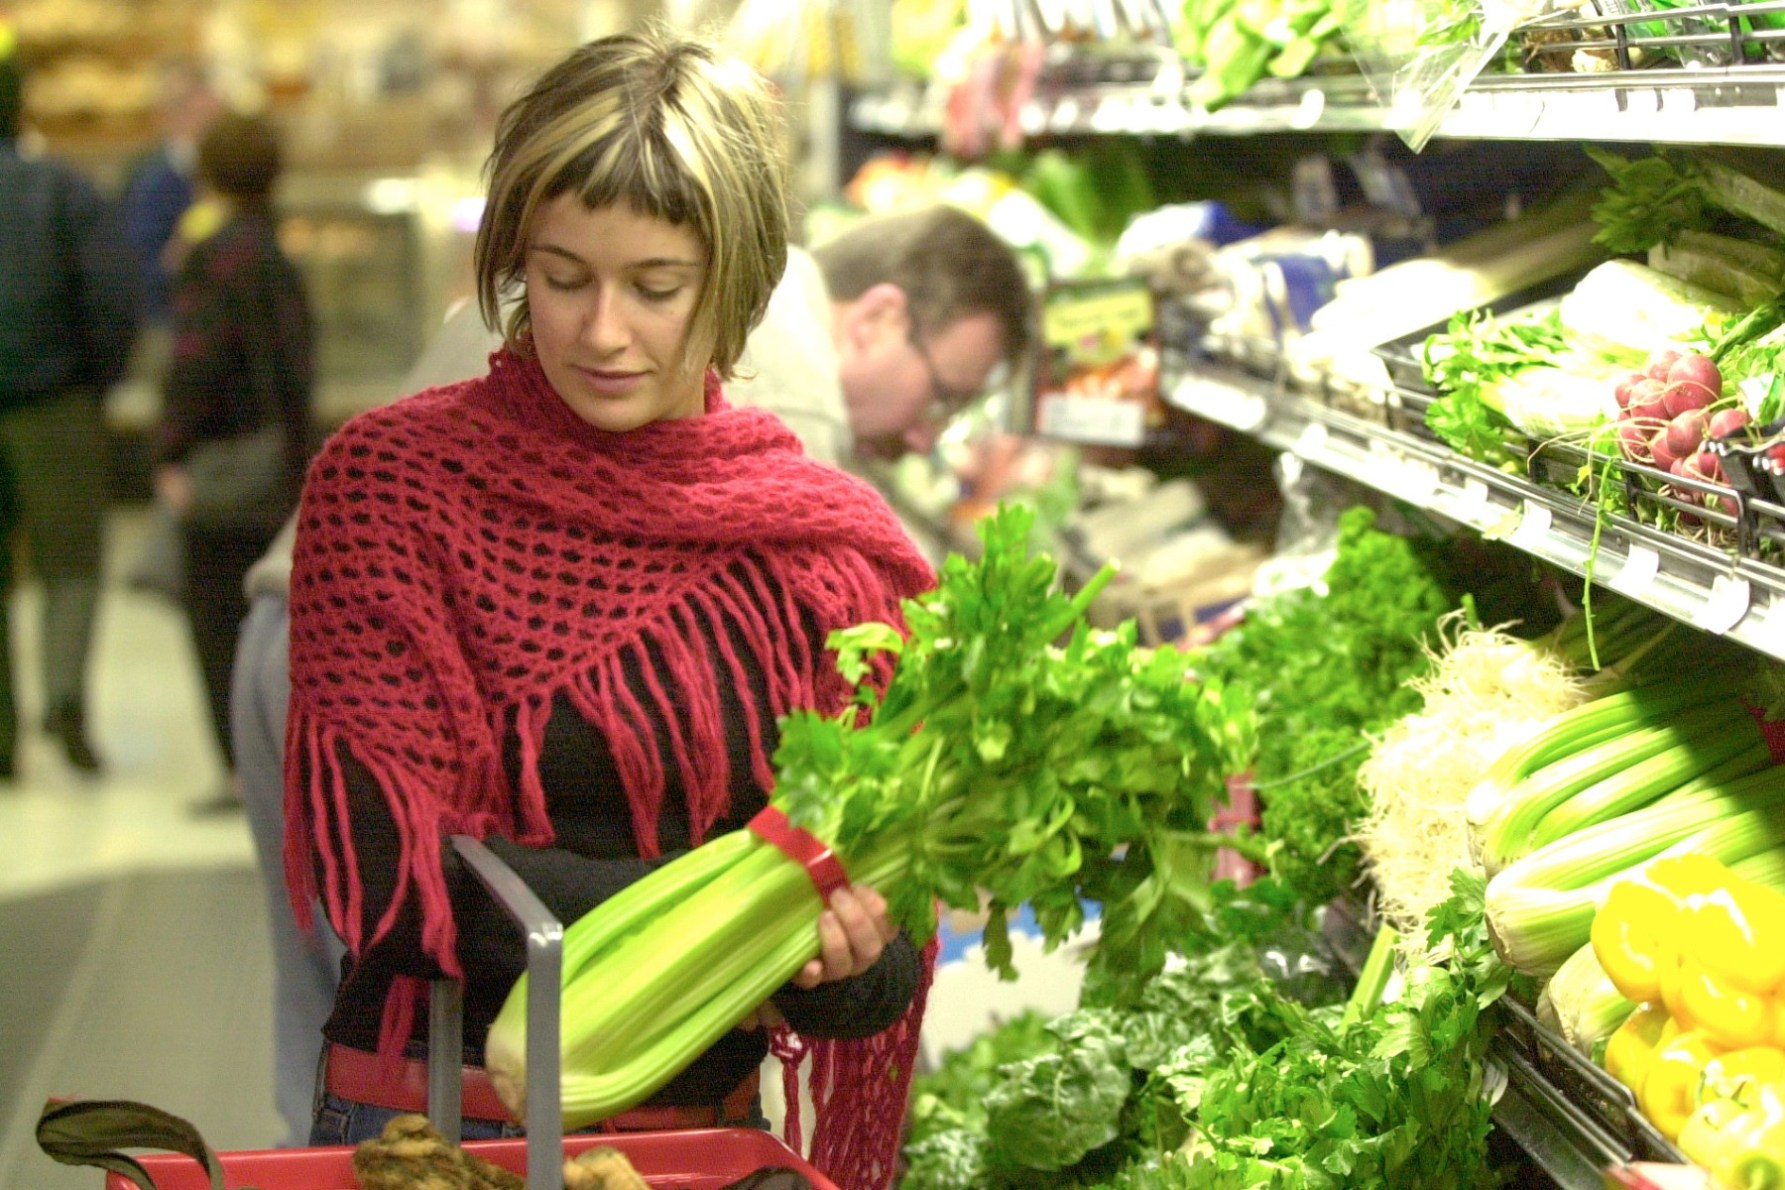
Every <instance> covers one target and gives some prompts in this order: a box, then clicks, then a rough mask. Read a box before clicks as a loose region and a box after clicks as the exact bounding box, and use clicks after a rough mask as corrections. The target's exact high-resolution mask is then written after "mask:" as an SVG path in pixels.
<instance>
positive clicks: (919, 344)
mask: <svg viewBox="0 0 1785 1190" xmlns="http://www.w3.org/2000/svg"><path fill="white" fill-rule="evenodd" d="M911 347H912V349H913V350H914V351H916V352H917V358H918V359H921V360H922V361H923V366H924V370H925V371H926V372H928V373H929V374H930V403H929V404H928V405H926V406H925V407H924V417H925V419H927V420H929V421H932V422H945V421H947V420H948V419H949V418H951V417H953V416H954V415H955V414H957V413H959V412H960V411H961V410H963V409H965V408H966V407H967V406H969V405H971V404H973V402H975V401H977V400H979V398H980V396H981V395H982V390H979V389H974V390H971V391H967V390H963V389H958V388H953V387H950V385H949V384H948V382H947V381H945V380H943V379H942V373H941V372H939V371H937V370H936V360H935V358H934V357H932V356H931V355H930V349H929V348H928V347H925V346H924V344H923V340H922V339H919V338H918V337H917V336H916V335H912V336H911Z"/></svg>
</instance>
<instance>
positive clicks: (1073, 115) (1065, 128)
mask: <svg viewBox="0 0 1785 1190" xmlns="http://www.w3.org/2000/svg"><path fill="white" fill-rule="evenodd" d="M1079 115H1080V109H1079V106H1078V100H1076V99H1074V98H1072V96H1070V95H1068V96H1066V97H1064V98H1063V99H1061V100H1060V102H1058V103H1056V104H1054V110H1053V112H1052V113H1051V115H1050V116H1049V119H1050V121H1051V122H1052V124H1053V128H1054V131H1055V132H1071V131H1072V130H1073V129H1074V128H1076V127H1078V120H1079Z"/></svg>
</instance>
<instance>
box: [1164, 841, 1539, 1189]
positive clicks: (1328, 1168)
mask: <svg viewBox="0 0 1785 1190" xmlns="http://www.w3.org/2000/svg"><path fill="white" fill-rule="evenodd" d="M1452 888H1453V890H1454V893H1453V896H1452V898H1451V899H1450V900H1449V901H1447V902H1446V903H1445V904H1444V905H1442V906H1440V907H1439V908H1438V909H1436V910H1434V911H1433V914H1432V916H1431V918H1430V927H1429V930H1428V936H1429V941H1430V945H1431V948H1432V953H1433V954H1434V955H1435V956H1438V961H1437V962H1436V963H1435V964H1434V965H1433V966H1430V967H1427V968H1424V969H1422V970H1420V971H1417V972H1414V973H1412V974H1411V975H1410V976H1409V979H1408V986H1407V989H1406V992H1405V994H1404V996H1403V998H1402V999H1401V1000H1399V1001H1396V1002H1394V1003H1391V1004H1388V1005H1385V1006H1383V1007H1382V1008H1380V1009H1379V1010H1378V1011H1377V1012H1376V1013H1375V1014H1373V1015H1370V1016H1366V1017H1364V1018H1363V1019H1361V1020H1359V1021H1358V1022H1357V1023H1355V1024H1350V1025H1345V1024H1341V1023H1340V1021H1339V1020H1338V1019H1337V1014H1336V1013H1335V1012H1334V1011H1333V1010H1331V1009H1314V1010H1303V1011H1301V1012H1300V1016H1299V1021H1298V1028H1297V1029H1296V1030H1295V1031H1294V1032H1293V1033H1291V1034H1290V1035H1289V1036H1288V1037H1286V1038H1285V1039H1284V1040H1283V1041H1281V1042H1279V1043H1278V1044H1276V1045H1274V1046H1271V1047H1269V1048H1268V1049H1264V1050H1261V1051H1255V1052H1254V1053H1252V1054H1250V1055H1242V1056H1241V1058H1240V1060H1238V1061H1229V1062H1228V1063H1225V1064H1223V1065H1221V1066H1219V1067H1217V1068H1216V1069H1215V1070H1214V1071H1213V1073H1212V1074H1211V1075H1210V1076H1209V1078H1208V1079H1207V1081H1206V1083H1205V1085H1204V1086H1203V1087H1202V1088H1201V1092H1200V1094H1199V1096H1198V1099H1197V1108H1196V1113H1195V1125H1196V1130H1197V1141H1198V1144H1197V1147H1196V1150H1195V1155H1194V1160H1192V1161H1190V1162H1188V1163H1186V1164H1185V1168H1183V1170H1182V1171H1181V1175H1180V1176H1179V1180H1177V1181H1173V1182H1168V1183H1164V1184H1168V1185H1172V1186H1176V1187H1181V1188H1183V1190H1217V1188H1218V1190H1242V1188H1246V1190H1249V1188H1252V1187H1278V1188H1282V1190H1303V1188H1307V1190H1342V1188H1343V1190H1358V1188H1364V1187H1372V1188H1374V1187H1382V1188H1385V1190H1403V1188H1404V1190H1425V1188H1427V1187H1432V1186H1447V1187H1452V1186H1454V1187H1463V1186H1491V1185H1494V1184H1495V1178H1494V1175H1493V1173H1492V1171H1491V1170H1490V1168H1489V1167H1488V1156H1487V1134H1488V1130H1489V1128H1490V1119H1489V1112H1490V1104H1489V1103H1488V1101H1487V1098H1486V1097H1485V1095H1484V1094H1483V1080H1484V1074H1485V1065H1484V1057H1485V1054H1486V1049H1487V1041H1488V1037H1489V1034H1490V1030H1489V1028H1488V1027H1487V1024H1486V1022H1484V1020H1483V1017H1482V1013H1483V1011H1484V1010H1485V1009H1486V1008H1487V1007H1488V1006H1489V1005H1491V1004H1492V1003H1493V1002H1494V1001H1495V1000H1497V999H1498V998H1499V997H1500V996H1501V994H1502V993H1503V992H1504V991H1505V989H1506V982H1507V970H1506V968H1505V967H1504V966H1503V965H1501V964H1500V963H1499V961H1498V960H1497V959H1496V958H1495V957H1494V953H1493V948H1492V946H1491V945H1490V943H1489V942H1488V938H1487V928H1486V923H1485V919H1484V916H1483V910H1482V896H1483V891H1484V888H1485V881H1484V880H1483V879H1482V878H1481V877H1479V876H1471V875H1469V874H1466V873H1463V872H1461V871H1459V872H1457V873H1455V874H1454V875H1453V877H1452Z"/></svg>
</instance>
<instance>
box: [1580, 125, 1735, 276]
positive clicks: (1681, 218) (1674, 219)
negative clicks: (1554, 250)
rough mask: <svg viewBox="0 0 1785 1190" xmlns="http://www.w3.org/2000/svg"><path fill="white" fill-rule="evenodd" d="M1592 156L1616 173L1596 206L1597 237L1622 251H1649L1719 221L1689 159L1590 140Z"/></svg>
mask: <svg viewBox="0 0 1785 1190" xmlns="http://www.w3.org/2000/svg"><path fill="white" fill-rule="evenodd" d="M1587 156H1589V157H1591V158H1592V159H1593V160H1594V161H1596V162H1598V163H1599V165H1600V167H1601V168H1603V169H1604V170H1605V172H1606V173H1607V174H1609V175H1611V185H1610V186H1608V187H1606V188H1605V189H1604V190H1603V191H1602V192H1601V194H1600V200H1599V202H1598V203H1597V204H1595V205H1594V207H1593V221H1594V222H1595V223H1597V224H1599V233H1598V234H1597V235H1595V236H1594V237H1593V242H1594V243H1597V244H1603V245H1604V246H1605V247H1607V248H1609V249H1611V250H1612V251H1613V252H1617V253H1620V254H1627V253H1637V252H1647V251H1648V250H1649V249H1650V248H1653V247H1654V246H1655V245H1656V244H1659V243H1662V242H1663V241H1666V240H1668V239H1671V238H1672V237H1673V236H1675V235H1678V234H1679V233H1680V232H1682V231H1686V230H1688V229H1690V230H1693V231H1705V230H1707V229H1709V228H1710V226H1711V225H1712V223H1713V222H1714V221H1715V216H1714V212H1713V211H1712V209H1711V207H1710V206H1709V204H1708V203H1707V202H1706V201H1705V195H1704V184H1703V182H1702V180H1701V179H1700V177H1699V175H1698V172H1697V170H1696V169H1695V168H1694V167H1693V166H1692V163H1691V162H1690V161H1687V160H1685V159H1683V158H1675V157H1670V156H1668V155H1666V154H1664V153H1655V154H1653V155H1651V156H1648V157H1638V158H1635V159H1634V160H1632V159H1630V158H1626V157H1620V156H1618V155H1617V154H1616V153H1609V152H1606V151H1605V150H1604V149H1596V148H1594V147H1593V146H1591V145H1588V146H1587Z"/></svg>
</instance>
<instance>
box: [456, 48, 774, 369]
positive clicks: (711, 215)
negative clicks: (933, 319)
mask: <svg viewBox="0 0 1785 1190" xmlns="http://www.w3.org/2000/svg"><path fill="white" fill-rule="evenodd" d="M486 173H487V175H488V178H489V200H488V202H487V203H486V204H485V206H484V212H483V218H482V221H481V222H480V224H479V225H478V229H477V244H476V248H475V250H474V264H475V268H476V275H477V290H478V303H479V305H480V306H481V307H482V309H483V316H484V320H485V321H486V322H487V323H488V324H489V325H490V326H491V327H496V326H498V325H500V326H501V327H502V331H503V334H504V337H505V338H506V340H507V343H508V346H509V348H510V349H511V350H513V351H515V352H517V353H519V354H528V353H529V352H530V350H531V337H532V336H531V326H530V322H529V316H528V312H527V303H526V302H525V300H522V301H518V302H514V303H513V304H512V307H511V308H510V309H509V311H508V312H507V315H506V319H504V316H503V313H502V306H503V304H504V303H503V299H504V297H505V296H510V295H513V294H514V293H515V292H516V291H522V292H523V294H524V289H525V272H524V269H525V264H526V257H527V249H528V244H529V240H530V238H531V233H532V226H533V220H534V218H535V216H536V215H537V213H538V211H539V208H540V206H541V204H543V203H547V202H550V201H551V200H552V199H555V198H557V197H558V196H560V195H562V194H567V193H571V192H574V193H575V194H576V195H577V196H578V197H579V198H580V199H581V200H582V202H583V204H584V205H585V206H587V207H589V208H590V209H591V210H595V209H599V208H602V207H606V206H611V205H613V204H615V203H625V204H626V205H628V206H629V207H631V208H632V210H634V211H636V212H637V213H639V214H641V215H649V216H652V217H654V218H658V219H662V220H664V221H666V222H669V223H673V224H677V225H679V226H683V227H687V228H689V229H690V230H692V231H693V232H695V234H697V235H698V236H699V237H700V240H701V243H702V244H703V246H704V247H705V248H706V251H707V271H706V278H705V281H704V283H703V284H702V286H701V293H700V299H699V302H698V304H697V305H696V306H695V309H694V314H693V318H692V319H691V321H690V326H689V332H688V341H687V343H686V344H685V346H684V349H683V350H684V356H683V362H684V364H685V365H686V366H687V367H688V368H689V369H690V370H696V369H703V368H705V367H708V366H711V367H712V368H714V369H716V370H717V371H718V372H719V374H720V376H722V377H727V378H729V377H730V376H731V374H732V369H733V367H734V366H735V365H736V363H737V360H738V357H739V356H740V355H741V354H742V353H743V350H744V340H745V339H746V338H747V337H748V336H749V333H750V331H751V329H752V328H754V327H755V326H756V324H757V322H758V321H760V320H761V318H762V314H763V311H764V310H765V309H766V308H767V307H768V301H769V295H770V294H771V293H772V292H773V291H774V288H775V286H776V285H777V284H778V283H779V282H780V280H781V274H782V271H783V270H784V269H785V268H786V267H787V229H788V211H787V165H786V159H785V150H784V148H783V138H782V129H781V124H780V110H779V106H778V104H777V103H776V101H775V100H774V98H773V97H772V96H771V95H770V93H769V90H768V87H767V85H766V84H765V83H764V82H763V80H762V78H761V76H759V75H758V74H757V73H756V72H755V71H753V70H751V69H750V68H749V67H748V66H746V65H745V64H743V63H742V62H739V61H737V60H735V59H732V58H729V57H727V56H725V55H724V54H723V53H721V52H720V51H718V50H716V49H715V48H714V47H713V46H711V45H709V44H707V43H705V42H702V41H698V40H695V39H692V38H688V37H685V36H682V35H680V34H675V33H671V32H669V31H667V30H662V29H651V30H647V31H644V32H635V33H624V34H619V35H617V36H614V37H604V38H602V39H600V40H598V41H592V42H589V43H588V44H587V45H584V46H582V47H580V48H579V49H577V50H576V51H575V52H573V53H572V54H571V55H570V56H569V57H568V58H566V59H565V60H564V61H562V62H560V63H559V64H558V65H556V66H554V67H552V68H551V69H550V70H548V71H547V72H546V73H545V74H544V75H542V76H541V77H540V78H539V80H538V81H537V82H536V83H534V84H533V86H532V88H531V89H530V90H528V91H527V93H526V94H524V95H522V96H521V97H520V98H519V99H517V100H516V101H514V102H513V103H511V104H510V105H509V106H508V108H507V109H506V110H505V111H504V112H503V113H502V116H501V119H500V121H499V122H498V123H497V127H496V143H495V148H494V150H493V151H492V152H491V154H490V159H489V163H488V165H487V167H486Z"/></svg>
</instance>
